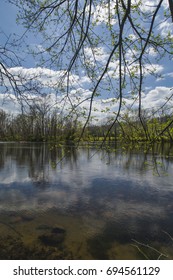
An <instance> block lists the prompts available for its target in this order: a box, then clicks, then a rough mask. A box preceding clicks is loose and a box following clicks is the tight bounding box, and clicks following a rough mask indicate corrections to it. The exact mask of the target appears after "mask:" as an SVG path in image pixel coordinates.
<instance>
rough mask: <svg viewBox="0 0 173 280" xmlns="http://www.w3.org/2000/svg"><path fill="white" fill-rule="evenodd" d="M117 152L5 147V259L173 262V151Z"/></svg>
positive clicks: (0, 176)
mask: <svg viewBox="0 0 173 280" xmlns="http://www.w3.org/2000/svg"><path fill="white" fill-rule="evenodd" d="M114 148H115V149H113V150H112V149H111V150H109V151H106V150H100V151H97V153H96V149H95V148H93V147H90V148H89V147H80V148H79V149H78V150H76V149H75V148H74V147H70V146H66V147H55V146H54V145H53V144H52V145H50V144H40V143H37V144H34V143H0V236H1V237H0V246H1V253H0V258H1V259H145V258H149V259H157V258H161V259H173V241H172V239H171V238H172V237H173V147H172V146H171V145H170V144H165V145H164V146H163V145H157V146H155V147H154V148H153V149H151V150H148V151H146V150H145V149H144V148H143V149H141V150H138V151H136V150H135V149H129V150H126V151H125V149H124V148H122V147H120V146H118V144H117V145H116V146H115V147H114ZM144 150H145V151H144ZM62 157H63V160H60V159H61V158H62Z"/></svg>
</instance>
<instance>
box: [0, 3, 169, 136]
mask: <svg viewBox="0 0 173 280" xmlns="http://www.w3.org/2000/svg"><path fill="white" fill-rule="evenodd" d="M9 2H10V3H11V4H14V5H16V6H17V7H18V8H19V13H18V18H17V21H18V22H19V24H22V25H23V26H24V27H25V33H24V34H23V36H22V38H21V39H20V40H18V43H19V44H22V39H23V38H24V37H25V36H27V35H28V34H30V32H33V33H35V34H36V35H37V36H39V39H38V40H39V43H38V45H39V47H38V48H36V49H32V54H33V55H34V57H35V58H36V59H37V62H38V66H39V67H42V69H51V71H58V73H59V74H58V75H56V77H55V79H54V81H52V80H51V79H50V80H49V81H48V83H47V85H46V86H47V87H50V88H53V89H54V91H55V92H56V94H57V95H58V96H61V99H60V100H61V102H60V103H61V108H62V110H63V109H64V108H65V107H66V108H67V111H68V114H69V115H76V116H79V117H81V118H83V120H84V125H83V130H82V134H83V132H84V130H85V128H86V126H87V125H88V124H89V122H90V121H91V120H92V118H93V116H94V114H93V112H94V110H95V107H94V102H95V101H97V100H101V99H102V96H106V98H107V102H108V106H107V107H104V109H103V111H105V110H106V111H107V113H108V115H110V117H111V121H110V119H109V124H110V125H109V129H108V130H107V133H109V132H110V130H111V129H112V128H113V126H114V125H115V123H116V122H117V121H118V120H119V118H121V113H122V112H123V110H124V109H126V110H127V111H130V110H132V109H133V107H134V104H135V105H136V107H135V108H137V112H138V119H139V121H140V123H141V126H142V128H143V131H144V132H145V135H146V139H149V135H148V131H147V127H146V124H145V117H146V114H145V110H143V102H142V95H143V91H144V87H145V86H146V84H147V83H148V81H152V80H147V79H148V77H151V76H153V77H154V78H155V79H159V78H161V74H160V68H159V62H160V61H162V60H163V59H171V60H172V55H173V34H172V21H173V2H172V1H171V0H168V1H167V0H153V1H140V0H74V1H71V0H54V1H53V0H28V1H23V0H9ZM163 25H164V26H166V28H165V29H164V32H162V33H161V28H162V26H163ZM4 50H5V49H4ZM2 55H5V52H3V53H2ZM9 56H10V57H11V55H9ZM6 65H7V64H6V62H3V59H2V56H1V69H2V70H1V84H2V83H3V79H4V78H3V77H4V75H6V76H7V77H8V79H9V80H10V83H11V81H13V80H14V86H15V88H14V90H16V89H17V91H18V92H20V90H21V89H22V94H23V95H24V96H25V92H26V91H29V90H30V91H31V92H32V91H33V92H36V91H37V92H39V90H40V87H41V83H40V80H39V79H37V78H36V77H34V76H32V77H29V78H30V79H29V81H27V79H26V76H22V74H20V75H19V72H18V76H20V79H22V85H23V87H19V83H16V82H15V78H16V76H15V75H12V72H10V71H9V72H7V68H5V66H6ZM160 67H161V66H160ZM3 69H4V70H3ZM2 71H3V75H2ZM83 77H85V81H83V83H84V84H85V86H86V87H85V94H83V95H81V94H80V91H79V89H80V84H81V82H82V79H84V78H83ZM38 85H39V86H40V87H39V90H38ZM14 86H13V87H14ZM31 89H32V90H31ZM36 89H37V90H36ZM20 96H21V95H20ZM125 98H126V100H130V102H126V101H125ZM171 98H172V92H170V91H169V92H168V95H167V99H166V100H165V103H164V104H163V107H166V106H167V105H168V104H169V102H170V100H171ZM26 99H27V98H26ZM86 101H87V103H86ZM88 101H89V102H88ZM110 103H111V104H113V105H114V106H115V108H116V109H115V108H114V107H113V109H110V108H111V107H110ZM67 104H68V105H67ZM86 104H87V105H86ZM100 104H101V103H100ZM82 105H83V107H81V106H82ZM81 108H82V110H81ZM161 109H163V108H161ZM157 112H158V108H157V109H156V110H154V111H152V114H153V115H155V114H156V113H157ZM172 122H173V120H172V119H171V120H170V122H169V123H167V126H166V127H164V129H163V131H164V130H166V129H167V128H168V127H170V125H171V124H172Z"/></svg>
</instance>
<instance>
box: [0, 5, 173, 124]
mask: <svg viewBox="0 0 173 280" xmlns="http://www.w3.org/2000/svg"><path fill="white" fill-rule="evenodd" d="M134 1H135V0H134ZM113 2H114V1H112V3H113ZM144 2H145V3H144V9H146V10H151V9H152V6H153V5H154V4H157V3H158V0H152V1H144ZM167 3H168V1H167V0H164V1H163V9H162V10H161V12H163V10H164V9H165V10H166V8H167ZM112 5H113V4H112ZM112 7H113V6H112ZM161 12H160V14H159V17H160V18H159V17H158V19H157V20H158V23H159V25H158V27H157V32H159V33H160V34H161V36H166V35H165V34H167V32H168V31H170V33H171V36H172V37H173V24H172V23H171V21H170V20H168V21H163V20H162V14H161ZM16 15H17V8H16V7H15V6H13V5H12V4H9V3H8V1H5V0H1V2H0V30H1V32H4V33H5V34H6V36H7V37H8V36H10V35H11V36H12V37H13V33H15V34H17V35H19V36H20V35H21V34H23V32H24V28H23V27H22V26H21V25H17V24H16ZM93 20H95V21H96V26H95V31H96V32H97V33H98V34H99V33H100V34H99V35H101V34H102V33H101V32H103V30H104V27H103V26H104V24H105V21H106V10H105V7H104V6H99V5H97V6H96V7H95V10H94V13H93ZM160 20H161V21H160ZM112 25H113V26H116V19H114V18H113V19H112ZM6 36H5V35H4V34H2V33H1V36H0V45H1V46H2V45H3V44H4V42H5V40H6V38H7V37H6ZM27 36H28V38H27V40H26V41H27V44H28V45H29V47H30V48H32V49H36V50H39V49H40V50H41V49H44V45H43V43H42V39H41V36H39V34H38V33H37V36H35V35H34V34H32V33H28V34H27ZM94 51H95V58H96V60H97V63H99V64H100V65H101V66H103V65H104V64H105V63H106V59H107V58H108V50H107V49H106V48H105V46H103V47H102V46H101V45H100V46H99V47H97V48H95V50H94ZM17 52H18V55H19V56H21V57H22V58H23V59H24V60H23V61H22V62H21V65H16V67H13V68H11V69H10V71H11V73H12V74H14V75H18V74H20V75H24V76H28V77H33V76H34V75H37V76H39V78H38V81H39V82H40V83H41V84H42V87H43V88H44V91H45V92H47V93H49V95H50V102H52V104H55V106H57V107H58V108H59V109H61V106H63V102H61V101H62V99H63V98H64V96H63V93H61V94H58V95H57V92H56V89H55V88H56V86H57V79H61V78H62V77H63V73H64V72H63V71H64V69H56V67H52V68H51V67H49V66H48V65H39V59H38V57H35V58H33V57H32V56H31V55H29V54H28V51H27V49H26V47H24V46H23V47H22V48H21V49H20V50H19V49H18V50H17ZM85 54H86V56H87V59H88V61H89V63H90V64H91V65H92V63H93V61H92V59H93V58H92V50H91V49H90V48H89V47H88V48H86V49H85ZM130 55H131V54H130V53H129V57H130ZM148 56H149V57H150V61H152V63H153V64H152V65H150V64H148V65H147V64H146V69H149V70H150V68H154V69H155V72H156V73H158V74H159V75H161V76H162V77H160V78H159V77H158V78H154V77H152V76H151V75H150V74H149V73H146V74H145V75H146V80H145V83H144V87H143V94H142V97H143V98H142V100H143V102H142V104H143V107H144V108H151V107H153V108H158V107H159V106H162V105H163V104H164V103H165V101H166V98H169V97H170V96H171V94H172V93H173V91H172V90H171V89H172V88H173V58H168V57H165V58H163V59H162V60H161V61H159V62H157V60H156V55H155V52H154V50H153V49H152V48H151V49H150V50H149V54H148ZM65 59H66V58H64V60H65ZM116 68H117V65H116V61H115V60H114V62H111V63H110V67H109V73H108V74H109V75H110V76H111V77H112V81H113V83H114V85H115V84H116V81H117V80H118V72H116ZM98 76H99V73H98ZM70 81H71V84H72V85H73V86H72V87H71V88H70V97H71V100H72V102H73V104H77V103H78V102H81V101H82V100H85V101H84V102H83V103H82V105H81V106H79V108H80V109H82V110H86V114H87V110H88V108H89V101H88V100H87V98H89V97H90V96H91V94H92V87H93V84H92V83H91V80H90V79H89V78H88V77H87V75H86V72H85V71H84V70H82V69H80V71H79V73H77V72H71V73H70ZM105 81H106V76H105ZM64 83H65V81H64ZM104 86H105V88H104ZM64 87H65V84H64ZM113 91H114V90H113V88H112V89H111V90H110V92H109V93H108V92H107V90H106V85H105V84H104V83H103V87H102V89H101V90H100V94H101V95H100V96H99V97H98V98H97V99H95V100H94V103H93V112H94V113H93V114H94V115H95V116H96V117H97V118H98V119H100V118H101V117H102V118H104V119H105V118H106V117H108V116H110V115H111V114H113V112H116V111H117V109H118V102H117V103H116V98H115V97H116V96H115V94H114V92H113ZM10 97H11V99H10V100H8V101H6V102H5V103H4V95H3V94H0V107H1V108H2V109H5V110H7V111H8V110H9V111H10V112H13V111H14V112H17V110H20V106H19V105H18V102H17V101H16V98H15V96H14V95H13V93H12V91H11V92H10ZM12 99H13V101H12ZM112 101H113V102H112ZM132 103H134V101H133V100H132V99H131V98H130V95H129V92H128V90H127V92H126V93H125V94H124V104H126V107H128V106H131V104H132ZM169 105H170V106H172V105H173V99H172V100H170V102H169ZM137 107H138V102H136V103H134V108H137ZM66 110H67V111H68V110H69V107H68V106H67V107H66Z"/></svg>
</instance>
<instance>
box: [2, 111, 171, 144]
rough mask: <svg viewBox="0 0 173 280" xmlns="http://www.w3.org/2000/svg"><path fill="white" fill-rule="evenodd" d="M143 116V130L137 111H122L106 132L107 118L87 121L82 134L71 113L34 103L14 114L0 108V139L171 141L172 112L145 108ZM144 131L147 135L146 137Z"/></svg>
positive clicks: (37, 140)
mask: <svg viewBox="0 0 173 280" xmlns="http://www.w3.org/2000/svg"><path fill="white" fill-rule="evenodd" d="M143 119H144V124H145V132H144V130H143V128H142V127H141V124H140V121H139V119H138V116H137V113H136V112H135V111H134V112H133V114H132V113H131V112H130V113H129V112H125V113H124V114H121V120H120V121H118V122H117V123H115V124H114V126H113V127H112V129H111V131H109V134H107V131H108V128H109V125H110V122H111V121H112V120H111V119H110V118H109V119H106V120H104V121H103V120H102V121H100V123H99V124H98V123H94V122H93V123H89V124H88V126H87V127H86V129H85V132H84V133H83V134H82V138H81V131H82V129H83V123H82V121H81V120H79V119H75V118H73V117H70V118H69V117H68V116H67V117H66V118H65V117H62V116H61V114H59V113H58V112H57V110H56V108H52V110H49V111H46V110H45V111H42V110H40V108H39V107H36V106H33V107H32V108H30V109H29V110H28V112H26V113H20V114H17V115H13V114H10V113H7V112H5V111H3V110H2V109H1V110H0V140H1V141H33V142H44V141H46V142H49V141H54V142H59V143H61V142H66V141H67V142H68V141H73V142H74V143H78V142H79V141H84V142H89V143H92V142H102V143H104V142H106V141H109V142H111V141H121V142H127V143H129V142H142V141H148V142H155V141H173V124H171V125H170V126H169V127H168V124H169V123H170V119H171V116H170V115H169V114H166V113H165V112H164V111H162V112H160V114H158V115H157V116H152V114H151V112H146V116H145V118H143ZM146 133H147V137H146Z"/></svg>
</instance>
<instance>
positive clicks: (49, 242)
mask: <svg viewBox="0 0 173 280" xmlns="http://www.w3.org/2000/svg"><path fill="white" fill-rule="evenodd" d="M104 226H105V221H104V220H99V219H94V218H93V219H91V218H90V219H89V218H87V217H85V216H83V217H82V216H74V217H73V215H69V216H66V215H62V214H59V213H57V212H56V211H52V210H50V211H47V212H46V213H42V214H39V213H38V214H37V213H34V214H32V213H28V212H27V211H23V212H22V213H20V212H18V213H16V212H9V213H6V214H3V215H1V216H0V248H1V250H0V259H5V260H9V259H11V260H15V259H20V260H22V259H23V260H25V259H26V260H29V259H30V260H32V259H35V260H36V259H37V260H46V259H49V260H53V259H61V260H66V259H69V260H70V259H79V260H80V259H83V260H87V259H98V260H101V259H119V260H123V259H127V260H136V259H173V254H172V250H171V246H170V244H171V242H170V241H171V239H170V238H169V236H166V234H165V240H167V241H166V242H162V243H161V242H151V243H150V244H149V245H148V243H147V244H145V243H143V242H142V241H138V240H134V239H133V240H132V239H131V240H130V241H129V240H128V239H127V240H125V239H124V240H121V239H119V240H118V238H117V237H116V234H115V237H114V232H113V233H111V232H110V233H109V234H108V233H105V228H104ZM118 234H120V233H118V229H117V236H118Z"/></svg>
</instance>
